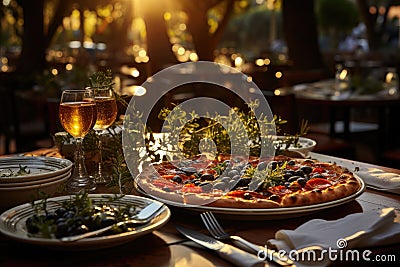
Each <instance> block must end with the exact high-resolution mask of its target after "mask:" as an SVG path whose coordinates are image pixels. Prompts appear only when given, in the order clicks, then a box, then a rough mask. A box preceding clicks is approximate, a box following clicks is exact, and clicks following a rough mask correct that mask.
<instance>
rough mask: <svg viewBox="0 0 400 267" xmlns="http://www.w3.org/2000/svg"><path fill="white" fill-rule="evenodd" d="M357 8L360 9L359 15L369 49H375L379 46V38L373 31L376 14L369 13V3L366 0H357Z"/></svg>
mask: <svg viewBox="0 0 400 267" xmlns="http://www.w3.org/2000/svg"><path fill="white" fill-rule="evenodd" d="M357 4H358V8H359V10H360V14H361V17H362V18H363V21H364V23H365V27H366V28H367V39H368V46H369V49H370V50H376V49H377V48H378V46H379V40H378V37H377V34H376V33H375V25H376V15H372V14H371V13H369V5H368V3H367V1H366V0H357Z"/></svg>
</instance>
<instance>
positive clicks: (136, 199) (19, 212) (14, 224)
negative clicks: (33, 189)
mask: <svg viewBox="0 0 400 267" xmlns="http://www.w3.org/2000/svg"><path fill="white" fill-rule="evenodd" d="M114 196H115V195H113V194H89V198H90V199H91V200H92V201H93V202H94V203H96V202H97V203H99V202H101V203H105V204H109V205H128V204H129V205H135V206H137V207H139V208H143V207H145V206H147V205H149V204H151V203H152V202H155V201H156V200H152V199H149V198H145V197H140V196H132V195H126V196H124V197H122V198H120V199H118V200H115V201H111V200H110V198H112V197H114ZM71 197H72V196H61V197H55V198H49V199H48V200H47V209H48V210H49V211H52V210H53V211H54V210H55V209H57V208H58V207H59V206H60V202H61V201H66V200H69V199H70V198H71ZM36 203H37V202H36ZM33 214H34V210H33V208H32V205H31V204H29V203H27V204H23V205H20V206H17V207H15V208H12V209H9V210H7V211H5V212H4V213H2V214H1V215H0V232H2V233H3V234H4V235H6V236H8V237H10V238H12V239H15V240H17V241H20V242H24V243H29V244H33V245H39V246H44V247H50V248H54V249H61V250H95V249H101V248H108V247H113V246H117V245H121V244H124V243H127V242H130V241H132V240H134V239H136V238H138V237H139V236H142V235H145V234H148V233H151V232H153V231H154V230H156V229H159V228H161V227H162V226H164V225H165V224H166V223H167V222H168V220H169V218H170V216H171V212H170V210H169V208H168V207H167V206H164V207H163V209H162V210H161V212H160V213H159V214H158V215H157V216H156V217H154V219H153V220H152V221H151V222H150V223H148V224H145V225H141V226H137V227H136V228H135V230H134V231H129V232H124V233H121V234H115V235H107V236H98V237H91V238H86V239H81V240H78V241H76V242H61V241H60V240H59V239H56V238H38V237H31V236H30V235H29V233H28V231H27V229H26V225H25V222H26V220H27V219H28V218H29V217H30V216H32V215H33Z"/></svg>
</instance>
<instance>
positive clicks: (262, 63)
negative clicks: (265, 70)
mask: <svg viewBox="0 0 400 267" xmlns="http://www.w3.org/2000/svg"><path fill="white" fill-rule="evenodd" d="M256 65H257V66H260V67H261V66H262V65H264V60H263V59H261V58H258V59H256Z"/></svg>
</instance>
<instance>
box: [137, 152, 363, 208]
mask: <svg viewBox="0 0 400 267" xmlns="http://www.w3.org/2000/svg"><path fill="white" fill-rule="evenodd" d="M136 184H137V186H138V187H139V188H140V189H141V190H142V191H144V192H145V193H146V194H148V195H150V196H153V197H156V198H158V199H161V200H166V201H170V202H174V203H181V204H185V205H207V206H213V207H223V208H246V209H249V208H263V209H266V208H267V209H268V208H282V207H295V206H306V205H313V204H317V203H324V202H330V201H333V200H338V199H342V198H344V197H346V196H350V195H353V194H354V193H356V192H357V191H358V190H360V188H361V182H360V180H359V179H358V178H357V177H355V176H354V174H353V173H352V172H351V171H349V170H348V169H347V168H344V167H342V166H339V165H337V164H335V163H328V162H320V161H317V160H312V159H299V158H290V157H286V156H277V157H274V158H272V159H265V160H261V159H258V158H255V157H249V158H245V157H240V156H232V155H218V156H217V157H215V158H213V159H208V158H206V157H198V158H196V159H191V160H182V161H176V162H174V161H172V162H161V163H158V164H152V165H150V166H148V167H147V168H146V169H145V170H144V171H143V172H142V173H141V174H140V175H139V176H138V177H137V178H136Z"/></svg>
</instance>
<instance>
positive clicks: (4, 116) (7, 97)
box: [0, 87, 17, 154]
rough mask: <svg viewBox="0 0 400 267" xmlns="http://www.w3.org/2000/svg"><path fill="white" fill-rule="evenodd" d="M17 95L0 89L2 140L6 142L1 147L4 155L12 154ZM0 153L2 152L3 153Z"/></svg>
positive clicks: (6, 89)
mask: <svg viewBox="0 0 400 267" xmlns="http://www.w3.org/2000/svg"><path fill="white" fill-rule="evenodd" d="M14 107H15V93H14V92H13V91H12V90H10V89H9V88H6V87H0V136H1V139H0V140H4V142H2V144H1V146H0V147H3V148H4V149H2V150H1V151H2V152H4V154H9V153H10V152H11V143H12V139H13V131H14V127H15V122H16V121H17V114H16V113H15V112H14ZM1 151H0V152H1Z"/></svg>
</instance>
